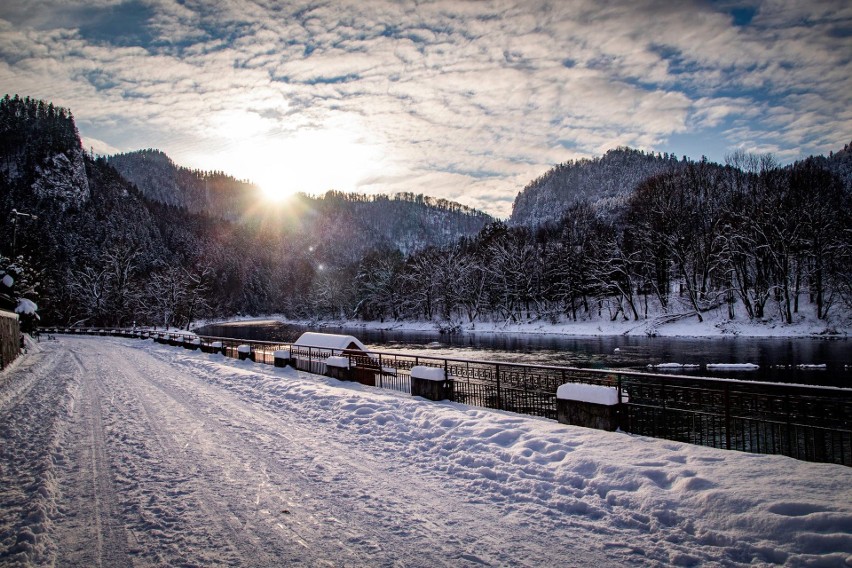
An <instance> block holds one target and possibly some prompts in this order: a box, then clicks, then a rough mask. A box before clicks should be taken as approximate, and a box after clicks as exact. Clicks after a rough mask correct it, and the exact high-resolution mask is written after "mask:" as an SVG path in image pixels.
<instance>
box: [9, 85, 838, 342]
mask: <svg viewBox="0 0 852 568" xmlns="http://www.w3.org/2000/svg"><path fill="white" fill-rule="evenodd" d="M0 140H2V146H0V238H2V241H0V242H2V250H1V251H0V252H2V255H3V257H2V258H0V271H2V272H0V277H2V284H0V285H2V286H3V287H4V288H3V289H2V290H0V292H2V297H3V298H5V299H6V300H8V301H7V302H6V303H7V304H14V303H15V302H16V301H17V302H19V303H20V302H21V301H22V300H27V301H28V302H32V303H35V304H38V305H39V310H38V313H39V316H40V317H41V318H42V321H43V322H44V323H57V324H81V325H127V324H130V323H132V322H133V321H135V322H137V323H147V324H156V325H180V326H186V325H188V324H189V323H191V322H192V321H193V320H195V319H197V318H199V317H202V316H215V317H228V316H234V315H238V314H251V315H257V314H264V313H267V314H268V313H280V314H283V315H285V316H288V317H293V318H316V319H321V318H348V319H352V318H364V319H375V320H380V319H383V320H387V319H409V320H411V319H417V320H425V321H431V322H435V324H436V325H441V326H445V325H447V324H449V325H451V326H455V325H461V324H469V323H476V322H479V321H497V322H534V321H547V322H554V323H558V322H566V323H570V322H571V321H574V320H596V319H612V320H616V319H623V320H633V321H640V320H648V321H649V322H653V321H665V320H667V319H673V318H684V317H687V318H694V319H695V321H699V320H702V319H704V318H706V317H708V316H713V317H715V318H717V319H719V318H721V319H733V320H744V321H749V320H753V321H764V320H774V321H775V322H782V323H793V322H796V321H798V320H799V319H802V318H810V319H818V320H822V321H823V322H825V329H827V330H831V329H832V325H833V323H832V322H836V321H840V322H844V321H845V322H848V320H849V314H850V313H852V202H851V201H852V198H850V195H852V190H851V189H850V182H849V180H850V179H852V176H850V171H852V168H850V164H852V160H850V152H849V147H848V146H847V147H845V148H844V149H842V150H840V151H838V152H837V153H832V154H831V155H830V156H828V157H821V156H817V157H813V158H809V159H807V160H803V161H801V162H798V163H795V164H793V165H791V166H786V167H781V166H779V165H778V164H777V163H776V162H775V161H774V160H773V159H772V158H771V156H750V155H745V154H737V155H734V156H732V157H731V159H730V160H729V163H728V164H726V165H724V166H723V165H719V164H714V163H710V162H707V161H700V162H694V161H691V160H674V159H673V158H671V157H666V156H655V155H653V154H645V153H642V152H636V151H633V150H627V149H622V150H618V151H615V152H611V153H609V154H607V156H605V157H604V158H601V159H599V160H589V161H586V162H583V163H580V164H578V163H575V164H572V165H563V166H558V167H557V168H555V169H554V171H553V172H551V173H550V174H548V175H546V176H544V177H543V178H542V180H544V181H542V180H539V181H537V182H535V183H533V184H531V185H530V186H529V187H528V188H527V190H525V192H524V193H523V194H522V195H521V196H519V203H521V205H516V212H517V211H520V210H523V208H524V207H525V205H523V203H522V202H523V199H528V198H530V197H531V196H532V195H533V194H535V193H536V191H539V190H541V188H546V187H562V188H563V189H562V190H560V191H562V193H558V192H545V193H547V200H549V201H548V202H549V203H550V205H549V206H548V209H549V210H551V211H553V212H556V211H558V216H557V217H555V218H554V219H551V220H549V221H547V222H544V221H545V219H544V217H543V216H542V215H540V214H534V215H532V217H531V219H532V220H530V221H529V223H521V218H520V217H518V218H513V220H512V222H511V223H502V222H493V221H491V220H490V219H489V218H488V217H487V216H486V215H483V214H481V213H478V212H476V211H472V210H469V209H467V208H464V207H462V206H460V205H458V204H454V203H450V202H446V201H442V200H434V199H431V198H428V197H423V196H415V195H409V194H403V195H397V196H394V197H386V196H370V197H368V196H363V195H353V194H344V193H339V192H329V193H327V194H326V195H324V196H322V197H308V196H304V195H301V196H297V197H296V198H294V199H292V200H290V201H288V202H284V203H282V204H280V205H278V206H271V205H269V204H267V203H264V202H257V201H256V200H255V201H254V202H252V203H251V206H246V205H245V204H243V205H241V207H246V208H245V209H240V210H238V211H237V213H238V214H237V215H236V216H235V219H236V220H233V221H232V220H228V219H229V217H231V215H230V214H228V215H223V214H222V210H221V209H220V210H218V211H216V210H212V209H215V207H212V209H211V208H208V205H209V203H208V204H207V205H205V203H206V202H204V200H200V201H196V202H195V203H196V204H197V205H193V206H190V205H189V203H190V201H192V200H193V199H195V197H193V196H196V197H197V196H198V195H201V194H199V193H197V192H196V189H197V186H194V185H192V183H195V182H192V183H191V184H190V185H189V186H184V185H182V184H181V183H176V184H175V185H168V184H166V182H163V183H164V184H166V185H168V191H166V192H165V193H163V192H161V193H160V194H158V195H161V197H158V198H157V199H156V200H154V199H149V198H146V197H145V195H143V193H142V192H141V191H140V190H139V189H138V185H137V184H135V183H131V182H129V181H127V180H125V179H124V178H123V177H122V176H121V175H120V174H119V172H118V171H116V169H114V168H113V166H112V165H111V163H110V162H109V161H107V160H105V159H102V158H98V159H95V158H93V157H92V156H88V155H86V153H85V152H84V151H83V150H82V147H81V143H80V139H79V136H78V135H77V131H76V127H75V125H74V121H73V118H72V117H71V113H70V112H69V111H68V110H66V109H61V108H55V107H53V106H51V105H49V104H46V103H44V102H42V101H35V100H32V99H20V98H18V97H6V98H4V99H2V100H0ZM143 154H144V155H146V156H149V157H152V158H151V159H152V160H153V161H155V162H158V163H166V164H167V165H168V164H171V162H170V161H169V160H168V158H166V157H165V156H164V155H161V154H159V153H151V152H148V153H143ZM147 159H148V158H146V160H147ZM631 164H633V165H631ZM158 167H159V166H158ZM172 167H173V164H172V165H171V166H168V169H171V168H172ZM595 168H598V170H597V173H596V172H595ZM600 168H603V170H601V169H600ZM156 169H157V168H154V170H156ZM172 171H177V170H172ZM601 171H608V172H609V173H608V174H607V175H606V176H603V174H602V173H601ZM583 172H585V173H583ZM649 172H652V173H651V174H649ZM563 174H564V175H563ZM198 175H199V176H201V177H196V178H193V179H202V178H203V175H202V174H198ZM204 175H208V174H204ZM602 176H603V177H602ZM563 178H564V179H577V180H584V181H583V184H585V187H586V188H587V189H586V190H585V193H583V194H581V195H575V194H573V193H572V192H571V191H569V190H568V189H565V188H569V186H570V184H565V183H563V185H561V186H560V185H559V184H560V183H562V182H558V183H557V179H563ZM604 178H606V180H608V181H605V179H604ZM616 178H620V181H619V179H616ZM145 179H148V180H149V181H150V183H151V184H152V188H151V190H150V191H149V196H153V195H154V193H151V192H153V191H154V190H157V187H158V186H157V183H159V182H156V180H157V179H160V178H158V177H156V176H149V177H148V178H145ZM163 179H167V178H163ZM169 179H170V178H169ZM594 180H599V181H600V183H601V184H602V185H601V186H598V185H596V183H597V182H595V181H594ZM168 183H171V182H168ZM634 184H635V187H632V188H631V186H634ZM534 187H535V188H539V189H538V190H536V191H532V190H531V188H534ZM570 187H573V186H570ZM193 188H195V189H193ZM628 188H630V189H628ZM160 189H162V188H160ZM158 191H159V190H158ZM539 193H541V191H539ZM173 194H177V195H178V197H177V198H176V199H175V200H172V199H171V197H163V196H164V195H173ZM205 195H208V194H205ZM243 195H246V194H243ZM524 195H526V197H523V196H524ZM522 198H523V199H522ZM240 199H242V198H241V197H240V198H236V199H235V200H234V201H233V203H239V201H240ZM226 201H227V199H224V200H220V202H226ZM527 203H529V202H527ZM232 213H233V212H232ZM7 277H8V278H7ZM649 330H653V326H649Z"/></svg>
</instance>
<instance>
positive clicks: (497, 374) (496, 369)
mask: <svg viewBox="0 0 852 568" xmlns="http://www.w3.org/2000/svg"><path fill="white" fill-rule="evenodd" d="M494 379H495V381H496V383H497V409H498V410H502V409H503V401H502V397H501V393H500V365H494Z"/></svg>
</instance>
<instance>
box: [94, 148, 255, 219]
mask: <svg viewBox="0 0 852 568" xmlns="http://www.w3.org/2000/svg"><path fill="white" fill-rule="evenodd" d="M107 163H109V165H111V166H112V167H114V168H115V169H116V170H117V171H118V173H120V174H121V175H122V177H124V179H126V180H128V181H130V182H132V183H134V184H135V185H136V187H138V188H139V190H140V191H141V192H142V195H144V196H145V197H146V198H147V199H149V200H151V201H157V202H159V203H164V204H166V205H175V206H177V207H182V208H184V209H186V210H187V211H189V212H191V213H207V214H210V215H213V216H216V217H222V218H223V219H230V220H237V219H239V218H240V215H241V214H242V213H243V212H244V211H246V210H247V209H248V208H249V207H251V205H252V204H253V203H255V202H256V201H257V200H258V199H259V198H260V197H261V193H260V189H259V188H258V187H257V186H255V185H253V184H251V183H249V182H247V181H240V180H237V179H235V178H233V177H231V176H228V175H226V174H225V173H223V172H204V171H199V170H191V169H189V168H184V167H181V166H178V165H176V164H175V163H174V162H172V160H171V158H169V157H168V156H167V155H166V154H164V153H163V152H160V151H159V150H151V149H149V150H138V151H136V152H129V153H126V154H116V155H115V156H110V157H108V158H107Z"/></svg>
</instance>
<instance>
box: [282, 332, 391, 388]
mask: <svg viewBox="0 0 852 568" xmlns="http://www.w3.org/2000/svg"><path fill="white" fill-rule="evenodd" d="M334 356H346V357H349V359H350V361H351V365H350V367H349V369H348V371H349V372H348V373H346V374H341V373H340V371H338V369H339V368H336V369H335V378H347V379H351V380H356V381H358V382H360V383H363V384H366V385H375V384H376V373H377V372H381V369H380V368H379V365H378V361H377V360H376V358H375V357H374V356H371V355H369V354H368V353H367V347H366V346H364V344H363V343H361V342H360V341H359V340H358V339H357V338H355V337H353V336H351V335H340V334H335V333H316V332H313V331H308V332H305V333H303V334H302V335H301V336H300V337H299V339H297V340H296V341H295V342H294V343H293V346H292V347H291V350H290V357H291V358H292V360H293V362H294V363H295V366H296V368H297V369H300V370H302V371H308V372H310V373H315V374H317V375H327V374H329V372H328V367H327V365H326V360H327V359H328V358H329V357H334Z"/></svg>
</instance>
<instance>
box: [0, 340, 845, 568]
mask: <svg viewBox="0 0 852 568" xmlns="http://www.w3.org/2000/svg"><path fill="white" fill-rule="evenodd" d="M850 487H852V468H848V467H843V466H837V465H826V464H813V463H805V462H799V461H796V460H793V459H790V458H785V457H780V456H765V455H751V454H744V453H738V452H726V451H721V450H713V449H709V448H702V447H697V446H689V445H685V444H679V443H673V442H667V441H661V440H653V439H648V438H642V437H635V436H630V435H626V434H622V433H607V432H598V431H594V430H587V429H583V428H576V427H569V426H564V425H561V424H558V423H555V422H552V421H548V420H544V419H536V418H531V417H524V416H519V415H514V414H510V413H505V412H497V411H490V410H485V409H481V408H473V407H468V406H465V405H460V404H455V403H449V402H443V403H431V402H427V401H424V400H422V399H418V398H413V397H409V396H403V395H399V394H395V393H388V392H383V391H379V390H376V389H373V388H370V387H364V386H361V385H356V384H351V383H341V382H339V381H336V380H334V379H329V378H326V377H319V376H316V375H310V374H306V373H301V372H297V371H295V370H293V369H275V368H273V367H268V366H262V365H254V364H252V363H250V362H238V361H235V360H231V359H225V358H223V357H221V356H218V355H205V354H201V353H198V352H190V351H186V350H183V349H176V348H172V347H167V346H162V345H158V344H154V343H152V342H150V341H140V340H133V339H118V338H101V337H60V339H59V340H58V341H48V342H43V343H42V344H41V345H40V346H38V347H37V349H35V350H34V352H31V353H30V354H28V355H25V356H24V358H23V360H22V361H21V362H20V363H18V364H16V365H15V366H14V368H12V369H9V370H7V371H4V372H3V373H2V374H0V562H3V563H10V564H11V565H15V564H20V565H24V566H26V565H53V564H57V565H63V566H90V565H97V564H102V565H111V566H113V565H135V566H147V565H177V564H181V565H205V566H214V565H232V566H234V565H246V566H279V565H289V564H292V563H296V562H300V563H302V564H305V565H311V566H313V565H330V566H342V565H347V566H353V565H373V566H374V565H405V566H482V565H490V566H508V565H512V566H545V565H548V566H552V565H560V564H568V565H577V566H588V565H604V566H605V565H629V564H633V565H642V566H648V565H650V566H668V565H698V564H701V565H725V566H730V565H753V564H755V563H757V564H764V563H767V564H771V563H778V564H786V565H790V566H800V565H809V564H819V565H836V566H842V565H844V563H846V564H848V563H850V562H852V494H850V489H849V488H850Z"/></svg>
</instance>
